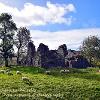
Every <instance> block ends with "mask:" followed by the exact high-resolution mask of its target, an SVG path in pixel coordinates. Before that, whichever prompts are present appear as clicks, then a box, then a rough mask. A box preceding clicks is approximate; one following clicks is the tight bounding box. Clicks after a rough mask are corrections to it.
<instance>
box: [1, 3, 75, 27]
mask: <svg viewBox="0 0 100 100" xmlns="http://www.w3.org/2000/svg"><path fill="white" fill-rule="evenodd" d="M5 12H7V13H10V14H11V15H12V16H13V20H14V21H15V23H16V24H17V25H18V26H32V25H36V26H37V25H46V24H48V23H53V24H54V23H65V24H67V25H70V24H71V23H72V21H73V18H72V16H69V17H67V18H65V17H64V16H65V15H68V14H69V13H70V12H75V7H74V5H73V4H68V5H65V4H52V3H51V2H47V4H46V6H45V7H43V6H37V5H34V4H32V3H25V4H24V7H23V8H22V9H21V10H19V9H18V8H16V7H11V6H8V5H5V4H3V3H0V13H5Z"/></svg>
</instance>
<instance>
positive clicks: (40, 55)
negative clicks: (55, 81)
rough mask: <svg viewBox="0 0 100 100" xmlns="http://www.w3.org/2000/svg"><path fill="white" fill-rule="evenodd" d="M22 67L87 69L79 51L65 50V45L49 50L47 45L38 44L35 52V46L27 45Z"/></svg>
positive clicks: (84, 59) (30, 43) (86, 63)
mask: <svg viewBox="0 0 100 100" xmlns="http://www.w3.org/2000/svg"><path fill="white" fill-rule="evenodd" d="M24 65H26V66H37V67H44V68H50V67H70V68H73V67H74V68H86V67H89V63H88V61H87V59H86V58H84V57H82V56H81V55H80V52H79V51H75V50H67V46H66V44H63V45H61V46H59V47H58V49H57V50H49V48H48V46H47V45H44V44H43V43H40V45H39V47H38V48H37V50H36V48H35V45H34V44H33V43H32V42H29V43H28V49H27V56H26V58H25V60H24Z"/></svg>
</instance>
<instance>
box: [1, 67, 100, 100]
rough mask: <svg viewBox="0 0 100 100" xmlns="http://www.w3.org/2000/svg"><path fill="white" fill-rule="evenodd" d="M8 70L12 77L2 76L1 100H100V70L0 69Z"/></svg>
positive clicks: (4, 74)
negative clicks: (18, 72) (26, 79)
mask: <svg viewBox="0 0 100 100" xmlns="http://www.w3.org/2000/svg"><path fill="white" fill-rule="evenodd" d="M7 69H10V70H11V72H12V73H13V75H8V74H7V73H0V100H100V72H98V70H99V68H87V69H68V70H70V71H69V73H60V70H61V69H60V68H54V69H49V70H50V73H49V74H46V73H45V71H46V69H43V68H37V67H12V68H5V67H1V68H0V70H7ZM16 71H20V72H21V73H22V75H17V74H16ZM22 77H27V78H28V80H29V81H23V80H22Z"/></svg>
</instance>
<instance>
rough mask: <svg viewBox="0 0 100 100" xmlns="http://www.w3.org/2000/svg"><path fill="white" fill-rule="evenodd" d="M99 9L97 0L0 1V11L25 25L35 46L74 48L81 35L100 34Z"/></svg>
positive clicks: (79, 43)
mask: <svg viewBox="0 0 100 100" xmlns="http://www.w3.org/2000/svg"><path fill="white" fill-rule="evenodd" d="M99 9H100V0H0V13H5V12H7V13H9V14H11V15H12V17H13V20H14V22H15V23H16V24H17V26H18V27H21V26H25V27H27V28H28V29H29V30H30V31H31V36H32V39H33V41H34V44H35V45H36V47H38V45H39V43H44V44H46V45H48V46H49V47H50V49H57V47H58V46H59V45H61V44H66V45H67V46H68V49H78V48H79V46H80V45H81V43H82V41H83V40H84V38H86V37H88V36H90V35H97V36H100V12H99Z"/></svg>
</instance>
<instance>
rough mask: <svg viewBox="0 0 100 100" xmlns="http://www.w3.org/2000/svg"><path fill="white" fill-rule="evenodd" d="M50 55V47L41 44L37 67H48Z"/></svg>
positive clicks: (38, 50) (36, 59)
mask: <svg viewBox="0 0 100 100" xmlns="http://www.w3.org/2000/svg"><path fill="white" fill-rule="evenodd" d="M48 53H49V48H48V46H47V45H44V44H43V43H40V45H39V47H38V49H37V53H36V57H35V66H43V67H45V66H46V65H47V60H48Z"/></svg>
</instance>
